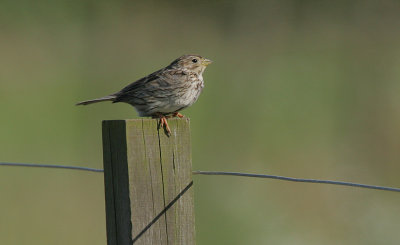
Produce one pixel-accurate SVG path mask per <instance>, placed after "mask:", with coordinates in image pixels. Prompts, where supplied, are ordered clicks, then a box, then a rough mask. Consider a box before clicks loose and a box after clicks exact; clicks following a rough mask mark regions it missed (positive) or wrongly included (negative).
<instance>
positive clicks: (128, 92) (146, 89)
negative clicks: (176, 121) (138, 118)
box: [114, 69, 186, 104]
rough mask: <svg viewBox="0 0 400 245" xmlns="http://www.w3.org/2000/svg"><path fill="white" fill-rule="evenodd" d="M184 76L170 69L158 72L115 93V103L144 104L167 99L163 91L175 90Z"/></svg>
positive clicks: (182, 73) (180, 72)
mask: <svg viewBox="0 0 400 245" xmlns="http://www.w3.org/2000/svg"><path fill="white" fill-rule="evenodd" d="M183 75H186V74H185V73H184V72H182V71H176V70H170V69H161V70H158V71H156V72H153V73H152V74H150V75H148V76H146V77H144V78H141V79H139V80H137V81H135V82H133V83H131V84H129V85H128V86H126V87H125V88H123V89H122V90H121V91H119V92H117V93H115V94H114V95H115V96H116V99H115V101H114V102H128V103H132V102H133V104H144V103H145V101H146V99H149V98H153V99H157V97H165V96H166V95H167V93H162V92H161V91H163V90H164V91H167V90H171V89H173V88H174V87H175V86H174V83H176V81H177V80H178V79H177V78H178V77H181V76H183ZM160 92H161V93H160Z"/></svg>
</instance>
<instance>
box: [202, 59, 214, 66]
mask: <svg viewBox="0 0 400 245" xmlns="http://www.w3.org/2000/svg"><path fill="white" fill-rule="evenodd" d="M211 63H212V60H209V59H204V60H203V62H201V64H202V65H204V66H208V65H209V64H211Z"/></svg>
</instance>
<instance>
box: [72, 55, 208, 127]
mask: <svg viewBox="0 0 400 245" xmlns="http://www.w3.org/2000/svg"><path fill="white" fill-rule="evenodd" d="M211 63H212V61H211V60H209V59H206V58H204V57H202V56H200V55H183V56H181V57H179V58H178V59H176V60H174V61H173V62H172V63H171V64H169V65H168V66H167V67H165V68H163V69H160V70H158V71H156V72H153V73H151V74H150V75H148V76H146V77H143V78H141V79H139V80H137V81H135V82H133V83H131V84H129V85H128V86H126V87H125V88H123V89H122V90H121V91H119V92H117V93H114V94H110V95H107V96H104V97H101V98H98V99H93V100H86V101H82V102H79V103H78V104H77V105H88V104H92V103H97V102H101V101H112V102H113V103H117V102H125V103H128V104H130V105H132V106H133V107H135V109H136V110H137V112H138V113H139V116H141V117H153V118H159V119H160V124H159V125H160V126H161V127H164V128H165V130H166V131H167V134H171V130H170V128H169V126H168V123H167V118H169V117H183V115H182V114H180V113H179V111H181V110H183V109H185V108H186V107H189V106H191V105H192V104H193V103H194V102H196V101H197V99H198V98H199V95H200V93H201V91H202V90H203V87H204V80H203V72H204V70H205V69H206V67H207V66H208V65H209V64H211Z"/></svg>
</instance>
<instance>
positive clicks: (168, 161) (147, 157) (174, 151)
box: [103, 118, 195, 245]
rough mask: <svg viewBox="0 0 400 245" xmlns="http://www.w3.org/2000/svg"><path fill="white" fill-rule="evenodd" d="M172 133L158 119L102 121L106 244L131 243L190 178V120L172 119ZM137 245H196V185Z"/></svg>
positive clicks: (170, 124)
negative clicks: (194, 191)
mask: <svg viewBox="0 0 400 245" xmlns="http://www.w3.org/2000/svg"><path fill="white" fill-rule="evenodd" d="M168 123H169V126H170V128H171V132H172V134H171V136H170V137H167V136H166V135H165V134H164V132H163V130H162V129H161V130H158V129H157V121H156V120H154V119H136V120H118V121H104V122H103V148H104V149H103V151H104V170H105V172H104V178H105V192H106V218H107V241H108V245H117V244H118V245H125V244H131V242H132V237H135V236H136V235H137V234H138V233H140V232H141V231H142V229H143V228H144V227H146V225H148V224H149V222H151V220H152V219H153V218H154V217H155V216H157V215H158V214H159V213H160V212H161V211H162V210H163V209H164V207H165V206H166V205H167V204H168V203H170V202H171V201H172V200H173V199H174V198H175V197H176V196H177V195H178V194H179V193H180V192H181V191H182V189H184V188H185V187H186V186H187V185H188V184H189V183H190V182H191V181H192V173H191V172H192V162H191V145H190V128H189V119H187V118H184V119H169V120H168ZM135 244H143V245H144V244H146V245H147V244H157V245H164V244H165V245H180V244H182V245H183V244H184V245H194V244H195V229H194V202H193V189H189V190H188V191H187V193H185V194H184V195H183V196H182V197H181V198H180V199H179V200H178V201H177V202H176V203H175V204H174V205H173V206H172V207H171V208H170V209H169V210H168V211H167V212H166V213H165V214H164V217H161V218H160V219H159V220H157V222H156V223H155V224H154V225H152V226H151V227H150V229H149V230H147V231H146V232H145V233H144V234H143V236H141V237H140V239H138V240H137V242H135Z"/></svg>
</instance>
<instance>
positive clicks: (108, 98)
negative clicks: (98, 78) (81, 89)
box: [76, 95, 117, 105]
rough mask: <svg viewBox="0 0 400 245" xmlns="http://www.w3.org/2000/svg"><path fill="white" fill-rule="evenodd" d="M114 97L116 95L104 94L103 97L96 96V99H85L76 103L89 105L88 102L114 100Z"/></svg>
mask: <svg viewBox="0 0 400 245" xmlns="http://www.w3.org/2000/svg"><path fill="white" fill-rule="evenodd" d="M116 97H117V96H115V95H107V96H104V97H101V98H98V99H94V100H85V101H82V102H79V103H78V104H76V105H89V104H93V103H97V102H102V101H114V99H115V98H116Z"/></svg>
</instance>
